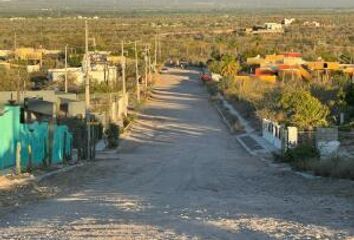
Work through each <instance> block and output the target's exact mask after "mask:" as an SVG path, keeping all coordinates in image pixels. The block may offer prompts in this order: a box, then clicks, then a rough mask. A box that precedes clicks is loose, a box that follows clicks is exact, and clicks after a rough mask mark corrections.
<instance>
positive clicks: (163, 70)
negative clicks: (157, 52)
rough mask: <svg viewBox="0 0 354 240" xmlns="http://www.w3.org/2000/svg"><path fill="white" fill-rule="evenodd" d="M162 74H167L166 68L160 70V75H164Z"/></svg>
mask: <svg viewBox="0 0 354 240" xmlns="http://www.w3.org/2000/svg"><path fill="white" fill-rule="evenodd" d="M164 73H168V68H167V67H163V68H161V70H160V74H164Z"/></svg>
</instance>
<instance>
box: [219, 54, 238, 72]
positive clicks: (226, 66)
mask: <svg viewBox="0 0 354 240" xmlns="http://www.w3.org/2000/svg"><path fill="white" fill-rule="evenodd" d="M239 69H240V65H239V64H238V62H237V61H236V59H235V58H234V57H233V56H230V55H225V56H223V57H222V59H221V69H220V70H221V71H220V73H221V75H223V76H226V77H230V76H235V75H237V73H238V71H239Z"/></svg>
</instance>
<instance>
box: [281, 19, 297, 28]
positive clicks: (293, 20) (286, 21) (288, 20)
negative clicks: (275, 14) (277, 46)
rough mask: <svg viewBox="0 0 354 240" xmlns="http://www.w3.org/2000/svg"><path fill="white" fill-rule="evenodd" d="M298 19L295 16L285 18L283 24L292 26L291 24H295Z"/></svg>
mask: <svg viewBox="0 0 354 240" xmlns="http://www.w3.org/2000/svg"><path fill="white" fill-rule="evenodd" d="M295 21H296V19H295V18H289V19H287V18H284V19H283V21H282V22H281V23H282V24H283V25H285V26H290V25H291V24H293V23H294V22H295Z"/></svg>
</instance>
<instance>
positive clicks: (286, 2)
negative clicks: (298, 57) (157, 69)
mask: <svg viewBox="0 0 354 240" xmlns="http://www.w3.org/2000/svg"><path fill="white" fill-rule="evenodd" d="M14 7H20V8H25V9H41V8H50V9H56V8H66V9H80V8H82V9H95V8H97V9H107V10H124V9H156V10H158V9H186V10H187V9H193V10H195V9H231V8H234V9H250V8H264V9H267V8H297V9H298V8H354V0H0V10H6V8H14Z"/></svg>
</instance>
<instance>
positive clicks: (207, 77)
mask: <svg viewBox="0 0 354 240" xmlns="http://www.w3.org/2000/svg"><path fill="white" fill-rule="evenodd" d="M200 80H202V81H203V82H209V81H211V80H212V77H211V74H210V73H209V72H208V71H203V72H202V73H201V74H200Z"/></svg>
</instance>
